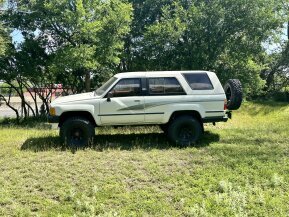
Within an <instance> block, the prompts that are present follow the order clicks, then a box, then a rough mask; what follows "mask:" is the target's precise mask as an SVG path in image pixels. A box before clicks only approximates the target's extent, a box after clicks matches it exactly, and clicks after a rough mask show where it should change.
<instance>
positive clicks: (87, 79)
mask: <svg viewBox="0 0 289 217" xmlns="http://www.w3.org/2000/svg"><path fill="white" fill-rule="evenodd" d="M90 83H91V81H90V72H85V92H90V91H91V89H90Z"/></svg>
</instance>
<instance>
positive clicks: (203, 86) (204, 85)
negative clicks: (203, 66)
mask: <svg viewBox="0 0 289 217" xmlns="http://www.w3.org/2000/svg"><path fill="white" fill-rule="evenodd" d="M183 76H184V77H185V79H186V80H187V82H188V84H189V85H190V87H191V88H192V90H213V89H214V87H213V85H212V83H211V81H210V78H209V76H208V75H207V73H192V74H183Z"/></svg>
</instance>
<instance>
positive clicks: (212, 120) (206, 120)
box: [203, 110, 232, 123]
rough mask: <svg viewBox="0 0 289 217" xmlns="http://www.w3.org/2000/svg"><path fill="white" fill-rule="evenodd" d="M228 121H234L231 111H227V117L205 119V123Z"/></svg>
mask: <svg viewBox="0 0 289 217" xmlns="http://www.w3.org/2000/svg"><path fill="white" fill-rule="evenodd" d="M228 119H232V111H229V110H228V111H225V116H218V117H206V118H203V123H216V122H227V121H228Z"/></svg>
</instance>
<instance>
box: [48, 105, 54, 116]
mask: <svg viewBox="0 0 289 217" xmlns="http://www.w3.org/2000/svg"><path fill="white" fill-rule="evenodd" d="M49 114H50V115H51V116H55V115H56V111H55V108H53V107H51V108H50V109H49Z"/></svg>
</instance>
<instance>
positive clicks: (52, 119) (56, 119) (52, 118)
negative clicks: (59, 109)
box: [47, 115, 59, 124]
mask: <svg viewBox="0 0 289 217" xmlns="http://www.w3.org/2000/svg"><path fill="white" fill-rule="evenodd" d="M47 119H48V123H52V124H53V123H59V116H51V115H48V117H47Z"/></svg>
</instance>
